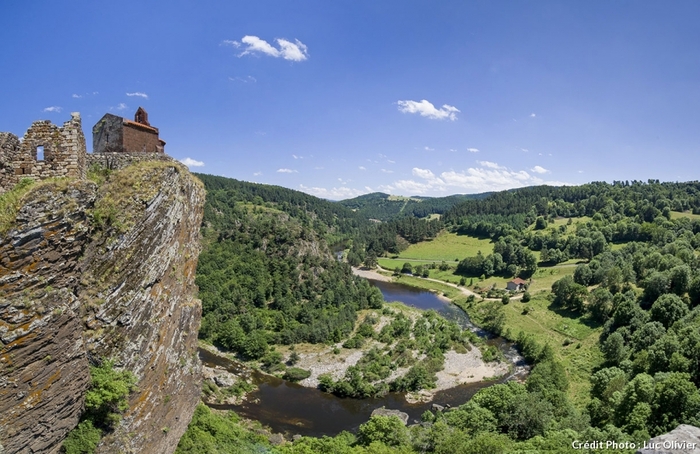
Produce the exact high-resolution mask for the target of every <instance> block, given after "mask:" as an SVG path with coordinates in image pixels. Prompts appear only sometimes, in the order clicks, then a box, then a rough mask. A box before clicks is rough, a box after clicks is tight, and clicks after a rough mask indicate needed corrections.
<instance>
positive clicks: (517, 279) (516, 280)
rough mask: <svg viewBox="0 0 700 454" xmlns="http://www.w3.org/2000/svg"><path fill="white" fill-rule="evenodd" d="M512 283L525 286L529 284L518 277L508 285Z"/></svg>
mask: <svg viewBox="0 0 700 454" xmlns="http://www.w3.org/2000/svg"><path fill="white" fill-rule="evenodd" d="M511 282H512V283H513V284H515V285H525V284H527V281H524V280H522V279H520V278H519V277H516V278H515V279H513V280H512V281H509V282H508V283H509V284H510V283H511Z"/></svg>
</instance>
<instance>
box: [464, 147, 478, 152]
mask: <svg viewBox="0 0 700 454" xmlns="http://www.w3.org/2000/svg"><path fill="white" fill-rule="evenodd" d="M467 151H468V152H470V153H478V152H479V149H478V148H467Z"/></svg>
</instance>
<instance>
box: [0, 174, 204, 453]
mask: <svg viewBox="0 0 700 454" xmlns="http://www.w3.org/2000/svg"><path fill="white" fill-rule="evenodd" d="M204 196H205V194H204V189H203V187H202V185H201V183H200V182H199V181H198V180H196V179H195V178H194V177H192V175H191V174H190V173H189V172H188V171H187V169H186V168H184V167H183V166H181V165H180V164H178V163H175V162H143V163H139V164H136V165H134V166H131V167H128V168H125V169H123V170H120V171H118V172H115V173H113V174H112V175H111V176H110V178H109V179H108V180H107V182H106V183H104V184H103V185H101V186H100V187H99V188H98V186H97V185H96V184H95V183H92V182H89V181H84V180H59V181H56V182H54V181H48V182H42V183H37V185H36V187H34V188H32V190H31V191H30V192H29V193H28V194H27V195H26V196H25V197H24V199H23V204H22V207H21V208H20V210H19V212H18V214H17V217H16V221H15V223H14V225H13V227H12V228H11V229H10V231H9V232H8V234H7V235H5V236H4V237H0V446H2V448H0V451H2V449H3V448H4V451H5V452H6V453H38V452H48V453H53V452H58V450H59V449H60V446H61V443H62V441H63V439H64V438H65V437H66V435H67V433H68V432H69V431H70V430H71V429H72V428H73V427H75V426H76V424H77V423H78V420H79V417H80V415H81V413H82V411H83V408H84V395H85V392H86V390H87V388H88V386H89V383H90V370H89V366H90V364H91V362H92V363H95V362H97V361H99V360H100V359H103V358H109V359H113V360H114V361H115V364H116V365H117V366H118V367H120V368H124V369H128V370H130V371H131V372H133V373H134V374H135V375H136V376H137V378H138V383H137V386H138V391H136V392H134V393H133V394H132V395H131V396H130V400H129V409H128V410H127V411H126V413H125V414H124V415H123V419H122V421H121V423H120V424H119V425H118V427H117V428H116V429H115V430H114V431H113V432H112V433H110V434H108V435H107V436H106V437H105V438H103V440H102V441H101V443H100V445H99V447H98V452H133V453H142V452H148V453H170V452H173V451H174V449H175V447H176V446H177V443H178V440H179V438H180V436H181V435H182V433H184V431H185V430H186V428H187V424H188V423H189V420H190V418H191V416H192V413H193V411H194V408H195V406H196V404H197V401H198V399H199V394H200V384H201V365H200V363H199V360H198V358H197V350H196V349H197V329H198V327H199V321H200V315H201V306H200V302H199V301H198V300H197V299H195V295H196V287H195V285H194V273H195V268H196V264H197V257H198V254H199V226H200V223H201V219H202V212H203V205H204Z"/></svg>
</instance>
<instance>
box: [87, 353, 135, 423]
mask: <svg viewBox="0 0 700 454" xmlns="http://www.w3.org/2000/svg"><path fill="white" fill-rule="evenodd" d="M90 378H91V381H92V383H91V384H90V389H89V390H88V392H87V393H86V394H85V411H86V412H87V413H88V415H89V418H90V419H91V420H92V421H93V422H94V423H95V425H96V426H98V427H99V426H103V427H106V428H111V427H114V425H115V424H117V423H118V422H119V421H120V420H121V413H123V412H124V411H125V410H126V409H127V408H129V402H128V400H127V398H128V397H129V394H131V393H132V392H133V391H135V390H136V381H137V379H136V376H135V375H134V374H133V373H131V371H128V370H122V371H119V370H117V369H115V368H114V361H104V362H103V363H102V364H101V365H100V366H97V367H91V368H90Z"/></svg>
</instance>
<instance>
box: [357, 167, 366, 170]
mask: <svg viewBox="0 0 700 454" xmlns="http://www.w3.org/2000/svg"><path fill="white" fill-rule="evenodd" d="M358 169H360V170H367V169H366V168H365V166H360V167H358Z"/></svg>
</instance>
